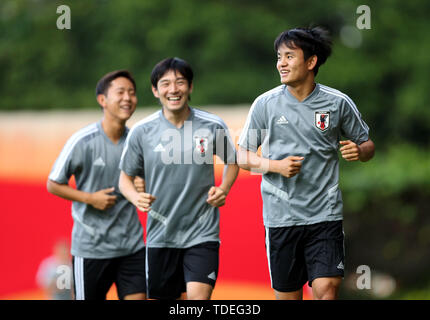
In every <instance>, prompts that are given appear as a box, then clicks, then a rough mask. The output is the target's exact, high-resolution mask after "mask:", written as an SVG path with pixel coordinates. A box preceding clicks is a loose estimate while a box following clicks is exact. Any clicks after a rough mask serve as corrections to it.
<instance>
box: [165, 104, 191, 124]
mask: <svg viewBox="0 0 430 320" xmlns="http://www.w3.org/2000/svg"><path fill="white" fill-rule="evenodd" d="M190 113H191V109H190V107H189V106H188V105H187V106H186V107H184V108H183V109H181V110H178V111H177V112H172V111H169V110H167V108H164V107H163V114H164V117H165V118H166V119H167V121H169V122H170V123H171V124H173V125H174V126H175V127H176V128H181V127H182V126H183V125H184V122H185V120H187V119H188V117H189V115H190Z"/></svg>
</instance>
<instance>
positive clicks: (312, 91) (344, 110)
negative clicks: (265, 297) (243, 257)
mask: <svg viewBox="0 0 430 320" xmlns="http://www.w3.org/2000/svg"><path fill="white" fill-rule="evenodd" d="M275 51H276V53H277V56H278V61H277V65H276V67H277V69H278V72H279V74H280V78H281V83H282V85H280V86H278V87H276V88H274V89H272V90H270V91H268V92H266V93H264V94H262V95H260V96H259V97H258V98H257V99H256V100H255V101H254V103H253V105H252V107H251V109H250V111H249V114H248V118H247V120H246V123H245V127H244V130H243V132H242V134H241V137H240V139H239V143H238V144H239V151H238V162H239V165H240V167H242V168H243V169H246V170H256V171H258V172H263V173H264V174H263V178H262V183H261V195H262V199H263V220H264V225H265V227H266V249H267V258H268V262H269V271H270V275H271V282H272V287H273V289H274V290H275V295H276V298H277V299H302V297H303V292H302V287H303V285H304V284H305V283H306V281H309V284H310V285H311V286H312V292H313V296H314V298H315V299H335V298H336V297H337V292H338V288H339V285H340V283H341V279H342V277H343V276H344V247H343V240H344V234H343V227H342V219H343V217H342V196H341V192H340V190H339V186H338V184H339V160H338V150H340V152H341V155H342V157H343V158H344V159H345V160H347V161H357V160H360V161H363V162H364V161H368V160H370V159H371V158H372V157H373V154H374V149H375V147H374V144H373V142H372V141H371V140H370V138H369V127H368V126H367V124H366V123H365V122H364V121H363V120H362V118H361V114H360V112H359V111H358V109H357V107H356V106H355V104H354V102H353V101H352V100H351V99H350V98H349V97H348V96H347V95H345V94H343V93H342V92H340V91H338V90H335V89H332V88H329V87H327V86H324V85H321V84H318V83H315V76H316V75H317V73H318V69H319V67H320V66H321V65H322V64H323V63H324V62H325V61H326V59H327V58H328V56H329V55H330V53H331V41H330V39H329V36H328V33H327V32H326V31H325V30H324V29H322V28H320V27H316V28H312V29H304V28H296V29H292V30H287V31H284V32H282V33H281V34H280V35H279V36H278V37H277V39H276V40H275ZM341 136H343V137H345V138H346V139H344V140H342V139H341ZM339 145H340V146H339ZM260 146H261V156H260V155H258V154H257V149H258V148H259V147H260ZM339 147H340V149H339Z"/></svg>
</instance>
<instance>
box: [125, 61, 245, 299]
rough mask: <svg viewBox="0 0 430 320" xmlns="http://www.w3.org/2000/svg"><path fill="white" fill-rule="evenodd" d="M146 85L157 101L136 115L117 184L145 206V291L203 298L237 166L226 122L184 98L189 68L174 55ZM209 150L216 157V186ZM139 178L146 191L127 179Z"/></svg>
mask: <svg viewBox="0 0 430 320" xmlns="http://www.w3.org/2000/svg"><path fill="white" fill-rule="evenodd" d="M151 83H152V91H153V94H154V96H155V97H156V98H158V99H159V101H160V103H161V105H162V109H161V110H160V111H157V112H156V113H154V114H152V115H150V116H148V117H147V118H145V119H143V120H141V121H139V122H138V123H136V124H135V125H134V126H133V128H132V129H131V131H130V134H129V136H128V138H127V142H126V146H125V148H124V152H123V155H122V159H121V164H120V167H121V170H122V172H121V176H120V183H119V187H120V190H121V192H122V193H123V194H124V196H125V197H127V199H129V200H130V201H131V202H132V203H133V204H135V205H136V206H137V207H138V208H139V209H141V210H143V211H148V220H147V274H148V275H147V279H148V297H149V298H153V299H177V298H179V297H180V296H181V293H183V292H186V295H187V298H188V299H199V300H203V299H210V297H211V294H212V290H213V288H214V286H215V282H216V279H217V275H218V260H219V209H218V207H220V206H222V205H224V203H225V200H226V197H227V194H228V193H229V191H230V188H231V187H232V185H233V183H234V181H235V179H236V177H237V174H238V171H239V167H238V166H237V164H236V150H235V147H234V144H233V142H232V140H231V138H230V136H229V134H228V129H227V126H226V125H225V123H224V121H222V120H221V118H219V117H218V116H216V115H214V114H211V113H209V112H206V111H202V110H199V109H196V108H192V107H190V106H189V105H188V102H189V99H190V94H191V92H192V89H193V71H192V69H191V67H190V65H189V64H188V63H187V62H186V61H184V60H182V59H179V58H168V59H164V60H162V61H161V62H159V63H158V64H157V65H156V66H155V67H154V69H153V71H152V74H151ZM214 155H217V156H218V157H220V158H221V159H222V160H223V162H224V175H223V179H222V182H221V184H220V185H219V186H215V180H214V161H213V159H214ZM135 176H142V177H144V178H145V185H146V192H140V193H139V192H137V190H136V189H135V186H134V185H133V182H132V179H133V177H135Z"/></svg>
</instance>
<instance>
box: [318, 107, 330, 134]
mask: <svg viewBox="0 0 430 320" xmlns="http://www.w3.org/2000/svg"><path fill="white" fill-rule="evenodd" d="M315 126H316V127H317V128H318V129H320V130H321V131H326V130H327V129H328V128H329V127H330V112H328V111H316V112H315Z"/></svg>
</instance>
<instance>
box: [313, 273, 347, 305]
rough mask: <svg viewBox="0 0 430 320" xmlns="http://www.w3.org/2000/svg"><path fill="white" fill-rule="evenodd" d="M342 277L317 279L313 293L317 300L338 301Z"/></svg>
mask: <svg viewBox="0 0 430 320" xmlns="http://www.w3.org/2000/svg"><path fill="white" fill-rule="evenodd" d="M341 282H342V278H341V277H329V278H317V279H315V280H314V281H312V293H313V296H314V299H315V300H335V299H337V295H338V291H339V286H340V283H341Z"/></svg>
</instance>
